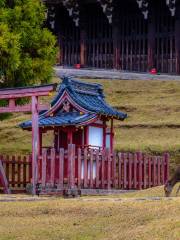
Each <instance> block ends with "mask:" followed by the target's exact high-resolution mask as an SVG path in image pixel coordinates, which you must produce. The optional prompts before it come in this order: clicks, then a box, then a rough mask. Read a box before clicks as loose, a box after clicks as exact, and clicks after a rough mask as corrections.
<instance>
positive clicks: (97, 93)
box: [20, 77, 127, 129]
mask: <svg viewBox="0 0 180 240" xmlns="http://www.w3.org/2000/svg"><path fill="white" fill-rule="evenodd" d="M64 93H67V94H68V95H69V97H70V98H71V99H72V100H73V101H74V102H75V104H77V105H78V106H80V107H81V108H82V109H84V110H85V111H84V113H83V112H81V111H71V112H62V111H61V109H59V107H57V106H59V105H58V104H60V103H59V101H60V99H61V97H62V96H63V94H64ZM98 116H106V117H110V118H115V119H119V120H124V119H125V118H126V117H127V114H126V113H123V112H119V111H117V110H115V109H114V108H112V107H111V106H110V105H109V104H107V103H106V102H105V97H104V94H103V89H102V86H101V85H100V84H92V83H86V82H82V81H77V80H74V79H71V78H67V77H64V79H63V81H62V83H61V85H60V87H59V89H58V94H57V95H56V97H55V98H54V99H53V101H52V102H51V108H50V109H49V110H47V111H45V112H41V113H40V115H39V126H40V127H43V126H67V125H76V126H78V125H85V124H88V123H89V122H90V121H91V120H92V121H95V120H96V119H97V118H98ZM31 126H32V122H31V121H26V122H23V123H21V124H20V127H22V128H24V129H26V128H31Z"/></svg>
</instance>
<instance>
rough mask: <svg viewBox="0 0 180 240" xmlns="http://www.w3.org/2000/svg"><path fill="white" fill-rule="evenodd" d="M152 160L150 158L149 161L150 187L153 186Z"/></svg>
mask: <svg viewBox="0 0 180 240" xmlns="http://www.w3.org/2000/svg"><path fill="white" fill-rule="evenodd" d="M151 169H152V158H151V157H150V156H149V159H148V187H149V188H150V187H151V186H152V171H151Z"/></svg>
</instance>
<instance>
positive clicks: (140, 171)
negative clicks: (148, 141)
mask: <svg viewBox="0 0 180 240" xmlns="http://www.w3.org/2000/svg"><path fill="white" fill-rule="evenodd" d="M137 156H138V159H137V160H138V188H139V189H142V153H141V152H138V155H137Z"/></svg>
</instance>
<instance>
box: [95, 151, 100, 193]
mask: <svg viewBox="0 0 180 240" xmlns="http://www.w3.org/2000/svg"><path fill="white" fill-rule="evenodd" d="M99 170H100V162H99V150H96V188H99Z"/></svg>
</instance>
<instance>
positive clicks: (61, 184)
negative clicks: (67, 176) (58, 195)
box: [58, 148, 64, 189]
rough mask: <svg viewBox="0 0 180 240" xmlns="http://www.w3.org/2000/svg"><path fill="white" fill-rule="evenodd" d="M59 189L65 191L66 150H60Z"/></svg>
mask: <svg viewBox="0 0 180 240" xmlns="http://www.w3.org/2000/svg"><path fill="white" fill-rule="evenodd" d="M58 184H59V186H58V187H59V188H60V189H63V187H64V149H63V148H60V150H59V181H58Z"/></svg>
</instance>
